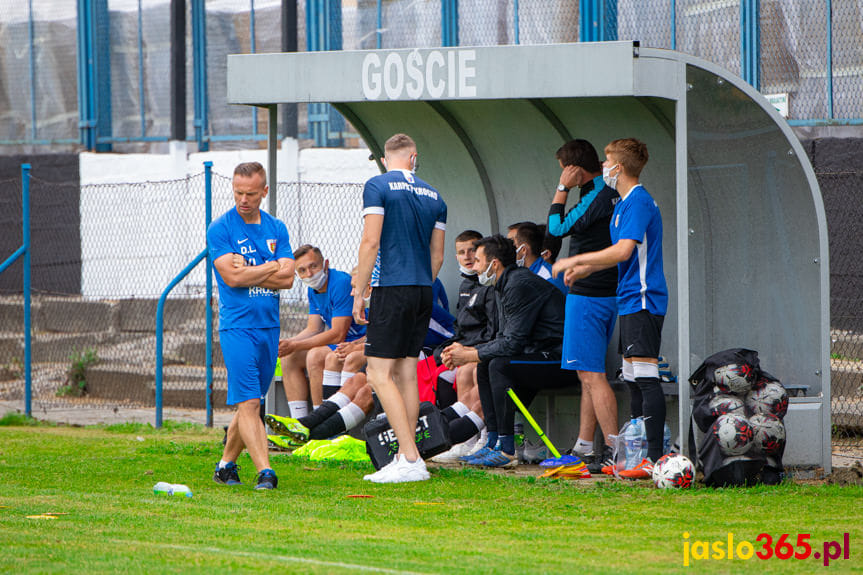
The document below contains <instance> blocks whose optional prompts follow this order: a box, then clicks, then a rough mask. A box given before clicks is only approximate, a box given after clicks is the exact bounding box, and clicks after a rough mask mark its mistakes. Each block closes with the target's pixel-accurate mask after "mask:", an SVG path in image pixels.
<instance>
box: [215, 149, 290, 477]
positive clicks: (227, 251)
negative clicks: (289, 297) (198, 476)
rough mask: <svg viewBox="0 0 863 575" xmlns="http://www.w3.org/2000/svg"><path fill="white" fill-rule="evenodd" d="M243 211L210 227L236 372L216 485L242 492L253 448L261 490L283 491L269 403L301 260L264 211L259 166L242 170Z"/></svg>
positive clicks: (237, 172) (231, 375)
mask: <svg viewBox="0 0 863 575" xmlns="http://www.w3.org/2000/svg"><path fill="white" fill-rule="evenodd" d="M232 184H233V189H234V202H235V203H236V207H235V208H232V209H230V210H228V211H227V212H226V213H225V214H224V215H222V216H221V217H220V218H219V219H217V220H216V221H214V222H213V223H212V224H210V227H209V229H208V230H207V243H208V245H209V249H210V255H211V257H212V258H213V265H214V266H215V268H216V282H217V284H218V286H219V342H220V344H221V346H222V355H223V356H224V358H225V367H226V368H227V370H228V401H227V403H228V405H236V406H237V411H236V413H235V414H234V418H233V419H232V420H231V425H230V426H229V427H228V434H227V439H226V442H225V450H224V453H223V454H222V460H221V461H219V463H218V465H217V466H216V471H215V473H214V474H213V479H214V480H215V481H216V482H218V483H224V484H226V485H238V484H240V483H241V482H240V477H239V474H238V473H237V470H238V467H237V464H236V461H237V457H239V455H240V453H241V452H242V451H243V447H245V448H246V449H247V450H248V452H249V456H250V457H251V458H252V462H253V463H254V464H255V467H256V468H257V470H258V477H257V485H256V486H255V489H273V488H275V487H276V486H277V485H278V479H277V478H276V474H275V473H274V472H273V470H272V469H270V457H269V453H268V451H267V434H266V430H265V429H264V424H263V423H262V422H261V418H260V408H261V397H263V396H264V395H265V394H266V393H267V390H268V389H269V387H270V382H271V380H272V379H273V372H274V371H275V367H276V352H277V349H278V345H279V290H280V289H289V288H290V287H291V286H292V285H293V284H294V259H293V257H294V256H293V253H291V245H290V239H289V238H288V230H287V228H286V227H285V224H284V223H282V222H281V221H279V220H277V219H276V218H274V217H273V216H271V215H269V214H268V213H266V212H262V211H261V202H262V201H263V199H264V198H265V197H267V190H268V188H267V174H266V172H265V171H264V167H263V166H262V165H261V164H259V163H258V162H247V163H243V164H240V165H238V166H237V167H236V168H235V169H234V177H233V180H232Z"/></svg>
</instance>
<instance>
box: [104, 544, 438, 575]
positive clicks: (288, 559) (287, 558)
mask: <svg viewBox="0 0 863 575" xmlns="http://www.w3.org/2000/svg"><path fill="white" fill-rule="evenodd" d="M112 541H113V542H114V543H120V544H127V545H128V544H131V545H142V546H145V547H161V548H164V549H176V550H177V551H192V552H196V553H219V554H222V555H234V556H237V557H249V558H252V559H263V560H267V561H282V562H285V563H307V564H309V565H321V566H323V567H341V568H344V569H357V570H360V571H373V572H375V573H397V574H399V575H422V574H421V573H420V572H418V571H402V570H399V569H387V568H386V567H372V566H369V565H357V564H356V563H342V562H341V561H322V560H320V559H309V558H307V557H294V556H291V555H268V554H266V553H256V552H254V551H235V550H233V549H220V548H219V547H195V546H194V545H177V544H175V543H153V542H151V541H129V540H126V539H113V540H112Z"/></svg>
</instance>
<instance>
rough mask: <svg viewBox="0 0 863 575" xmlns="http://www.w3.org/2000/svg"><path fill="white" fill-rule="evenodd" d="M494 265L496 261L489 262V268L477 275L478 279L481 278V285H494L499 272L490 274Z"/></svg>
mask: <svg viewBox="0 0 863 575" xmlns="http://www.w3.org/2000/svg"><path fill="white" fill-rule="evenodd" d="M492 265H494V262H489V264H488V268H487V269H486V270H485V271H484V272H482V273H481V274H479V276H478V277H477V279H478V280H479V283H480V284H481V285H484V286H490V285H494V282H495V280H496V279H497V274H496V273H493V274H491V275H488V272H490V271H491V266H492Z"/></svg>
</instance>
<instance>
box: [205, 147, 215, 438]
mask: <svg viewBox="0 0 863 575" xmlns="http://www.w3.org/2000/svg"><path fill="white" fill-rule="evenodd" d="M212 197H213V162H210V161H207V162H204V206H205V208H204V214H205V215H204V219H205V220H206V224H207V225H206V228H205V230H208V229H209V228H210V222H212V221H213V202H212V201H211V200H212ZM206 249H207V270H206V273H207V294H206V299H207V351H206V353H207V357H206V366H207V427H213V256H212V254H210V241H209V240H207V248H206Z"/></svg>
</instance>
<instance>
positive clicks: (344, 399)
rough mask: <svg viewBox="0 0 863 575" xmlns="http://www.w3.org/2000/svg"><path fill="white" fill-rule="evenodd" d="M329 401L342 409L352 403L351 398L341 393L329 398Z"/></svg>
mask: <svg viewBox="0 0 863 575" xmlns="http://www.w3.org/2000/svg"><path fill="white" fill-rule="evenodd" d="M327 401H332V402H333V403H335V404H336V405H338V406H339V407H340V408H342V407H344V406H346V405H347V404H349V403H350V402H351V398H350V397H348V396H347V395H345V394H344V393H342V392H341V391H339V392H336V393H334V394H332V395H331V396H329V397H328V398H327Z"/></svg>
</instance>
